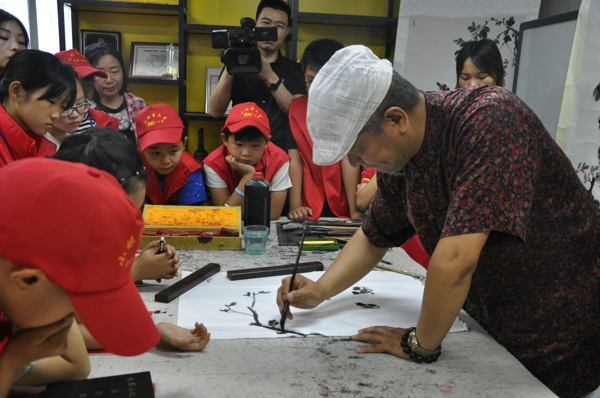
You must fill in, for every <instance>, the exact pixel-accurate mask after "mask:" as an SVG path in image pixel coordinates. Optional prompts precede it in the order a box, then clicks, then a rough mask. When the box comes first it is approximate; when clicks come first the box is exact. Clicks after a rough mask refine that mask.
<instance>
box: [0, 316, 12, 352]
mask: <svg viewBox="0 0 600 398" xmlns="http://www.w3.org/2000/svg"><path fill="white" fill-rule="evenodd" d="M11 334H13V326H12V323H10V321H9V320H8V318H6V317H5V316H4V314H3V313H2V312H0V355H2V351H4V347H6V345H7V344H8V340H9V338H10V335H11Z"/></svg>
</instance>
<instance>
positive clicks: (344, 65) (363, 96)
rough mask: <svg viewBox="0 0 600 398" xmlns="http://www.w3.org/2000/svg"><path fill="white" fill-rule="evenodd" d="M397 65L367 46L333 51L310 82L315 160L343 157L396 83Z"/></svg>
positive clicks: (330, 161)
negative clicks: (393, 80) (395, 70)
mask: <svg viewBox="0 0 600 398" xmlns="http://www.w3.org/2000/svg"><path fill="white" fill-rule="evenodd" d="M392 74H393V68H392V64H391V63H390V61H388V60H384V59H379V57H377V56H376V55H375V54H373V52H372V51H371V50H370V49H369V48H367V47H365V46H360V45H356V46H349V47H346V48H342V49H341V50H338V51H336V52H335V54H333V56H332V57H331V59H330V60H329V61H327V63H326V64H325V65H323V67H322V68H321V69H320V70H319V73H317V76H316V77H315V79H314V80H313V82H312V84H311V85H310V90H309V92H310V94H309V96H308V112H307V115H306V121H307V125H308V132H309V134H310V137H311V138H312V140H313V162H314V163H315V164H317V165H321V166H326V165H330V164H333V163H335V162H338V161H340V160H341V159H342V158H343V157H344V156H345V155H346V154H347V153H348V152H349V151H350V149H351V148H352V145H354V142H355V141H356V137H357V136H358V133H360V131H361V130H362V128H363V127H364V126H365V124H366V123H367V121H368V120H369V119H370V118H371V116H373V113H375V110H376V109H377V108H378V107H379V105H380V104H381V101H383V99H384V98H385V95H386V94H387V92H388V90H389V88H390V85H391V83H392Z"/></svg>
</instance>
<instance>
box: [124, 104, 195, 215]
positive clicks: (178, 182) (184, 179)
mask: <svg viewBox="0 0 600 398" xmlns="http://www.w3.org/2000/svg"><path fill="white" fill-rule="evenodd" d="M135 126H136V131H137V136H138V144H139V147H140V152H141V153H142V160H143V162H144V167H145V168H146V171H147V172H148V185H147V186H146V196H147V197H148V199H150V202H151V203H153V204H155V205H177V204H179V205H188V206H190V205H199V204H201V203H202V202H204V201H205V200H206V190H205V188H204V179H203V178H202V170H201V168H202V166H201V165H200V164H199V163H198V162H197V161H196V159H194V157H193V156H192V155H190V154H189V153H187V152H186V150H185V144H186V143H187V135H186V132H185V128H184V126H183V122H182V121H181V119H180V118H179V115H178V114H177V112H176V111H175V109H173V108H171V107H170V106H169V105H167V104H154V105H150V106H148V107H146V108H144V109H142V110H141V111H140V112H139V113H138V114H137V116H136V117H135Z"/></svg>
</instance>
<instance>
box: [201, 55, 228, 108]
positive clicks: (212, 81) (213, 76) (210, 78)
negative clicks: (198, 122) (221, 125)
mask: <svg viewBox="0 0 600 398" xmlns="http://www.w3.org/2000/svg"><path fill="white" fill-rule="evenodd" d="M222 69H223V68H214V67H210V66H209V67H207V68H206V103H205V106H204V109H205V111H204V112H205V113H210V106H209V103H210V95H211V94H212V92H213V91H214V90H215V87H217V83H218V82H219V76H221V70H222ZM231 106H232V105H231V101H229V106H228V107H227V110H226V111H225V114H226V115H227V114H228V113H229V111H230V110H231Z"/></svg>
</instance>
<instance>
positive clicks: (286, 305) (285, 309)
mask: <svg viewBox="0 0 600 398" xmlns="http://www.w3.org/2000/svg"><path fill="white" fill-rule="evenodd" d="M306 231H308V223H307V222H304V224H303V225H302V237H301V238H300V242H299V243H298V254H297V255H296V264H294V272H292V278H291V279H290V288H289V291H290V292H291V291H292V289H293V288H294V279H296V272H297V271H298V263H299V262H300V254H302V246H303V245H304V238H305V237H306ZM289 309H290V302H289V301H287V300H286V301H285V303H284V304H283V311H281V322H279V323H280V324H281V330H284V329H283V328H284V326H285V319H286V318H287V313H288V311H289Z"/></svg>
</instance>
